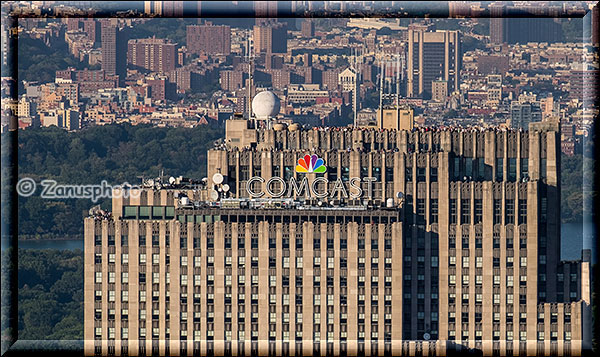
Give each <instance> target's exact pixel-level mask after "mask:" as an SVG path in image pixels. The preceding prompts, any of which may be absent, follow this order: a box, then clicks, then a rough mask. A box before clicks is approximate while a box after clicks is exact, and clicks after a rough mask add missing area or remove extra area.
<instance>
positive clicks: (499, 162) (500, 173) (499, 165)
mask: <svg viewBox="0 0 600 357" xmlns="http://www.w3.org/2000/svg"><path fill="white" fill-rule="evenodd" d="M503 166H504V159H503V158H497V159H496V181H502V180H503V179H504V167H503Z"/></svg>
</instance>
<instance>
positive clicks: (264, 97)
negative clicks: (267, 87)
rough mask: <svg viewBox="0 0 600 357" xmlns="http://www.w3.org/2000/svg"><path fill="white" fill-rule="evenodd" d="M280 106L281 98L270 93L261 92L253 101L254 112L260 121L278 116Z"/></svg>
mask: <svg viewBox="0 0 600 357" xmlns="http://www.w3.org/2000/svg"><path fill="white" fill-rule="evenodd" d="M280 106H281V102H280V101H279V98H277V96H276V95H275V94H274V93H273V92H270V91H264V92H260V93H258V94H257V95H255V96H254V99H252V112H253V113H254V115H255V116H256V118H258V119H267V118H269V117H275V116H277V114H279V108H280Z"/></svg>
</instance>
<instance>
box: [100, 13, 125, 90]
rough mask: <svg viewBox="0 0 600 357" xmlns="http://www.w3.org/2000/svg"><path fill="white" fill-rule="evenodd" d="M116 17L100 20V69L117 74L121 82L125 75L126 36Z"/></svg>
mask: <svg viewBox="0 0 600 357" xmlns="http://www.w3.org/2000/svg"><path fill="white" fill-rule="evenodd" d="M115 20H116V19H104V20H102V22H101V44H102V69H103V70H104V72H105V73H106V74H107V75H118V76H119V81H120V82H122V81H124V80H125V77H126V76H127V40H128V39H127V36H126V32H125V31H121V30H119V28H118V25H117V23H116V21H115Z"/></svg>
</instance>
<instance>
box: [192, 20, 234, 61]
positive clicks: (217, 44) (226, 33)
mask: <svg viewBox="0 0 600 357" xmlns="http://www.w3.org/2000/svg"><path fill="white" fill-rule="evenodd" d="M186 46H187V49H188V53H196V54H207V55H229V54H230V53H231V28H230V27H229V26H216V25H212V24H211V23H210V22H209V23H205V24H203V25H190V26H188V27H187V36H186Z"/></svg>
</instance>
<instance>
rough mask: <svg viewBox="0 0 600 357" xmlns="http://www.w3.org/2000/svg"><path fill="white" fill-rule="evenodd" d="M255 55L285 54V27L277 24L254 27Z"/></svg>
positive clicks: (270, 23)
mask: <svg viewBox="0 0 600 357" xmlns="http://www.w3.org/2000/svg"><path fill="white" fill-rule="evenodd" d="M254 51H255V52H256V53H261V52H264V53H287V27H286V26H285V25H284V24H282V23H278V22H269V23H265V24H262V25H254Z"/></svg>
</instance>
